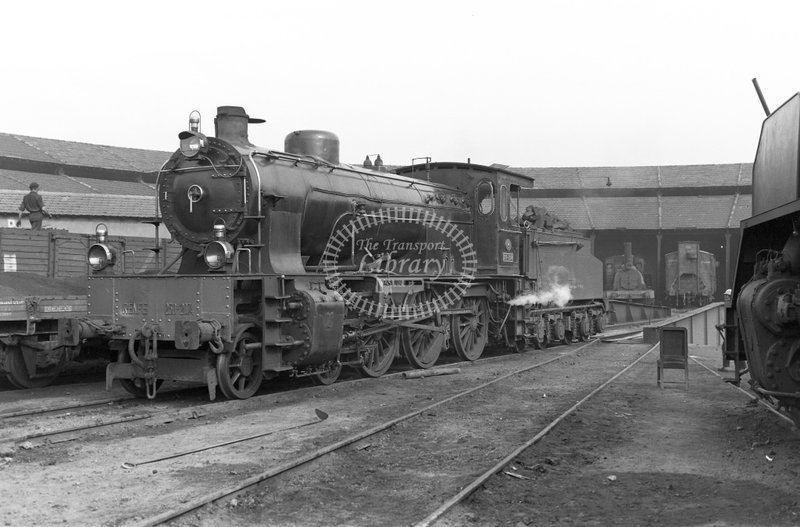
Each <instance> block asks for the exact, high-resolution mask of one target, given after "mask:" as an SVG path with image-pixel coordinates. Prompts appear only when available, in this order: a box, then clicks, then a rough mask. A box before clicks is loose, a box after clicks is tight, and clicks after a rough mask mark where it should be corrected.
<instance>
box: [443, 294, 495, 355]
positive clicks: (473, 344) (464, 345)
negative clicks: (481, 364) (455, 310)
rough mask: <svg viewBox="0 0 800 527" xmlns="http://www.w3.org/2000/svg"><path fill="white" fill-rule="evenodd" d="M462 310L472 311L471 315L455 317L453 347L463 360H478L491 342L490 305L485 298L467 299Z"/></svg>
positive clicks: (453, 322)
mask: <svg viewBox="0 0 800 527" xmlns="http://www.w3.org/2000/svg"><path fill="white" fill-rule="evenodd" d="M461 309H470V310H472V313H470V314H460V315H454V316H453V317H452V319H451V324H450V333H451V337H452V339H453V347H454V348H455V349H456V353H457V354H458V356H459V357H460V358H461V360H469V361H473V360H476V359H478V358H479V357H480V356H481V355H482V354H483V350H484V348H485V347H486V342H488V340H489V303H488V302H487V300H486V299H485V298H472V297H470V298H465V299H464V300H463V301H462V303H461Z"/></svg>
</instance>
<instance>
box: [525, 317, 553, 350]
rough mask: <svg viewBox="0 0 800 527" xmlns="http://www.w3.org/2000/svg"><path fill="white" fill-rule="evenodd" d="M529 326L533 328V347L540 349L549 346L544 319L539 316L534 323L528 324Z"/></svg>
mask: <svg viewBox="0 0 800 527" xmlns="http://www.w3.org/2000/svg"><path fill="white" fill-rule="evenodd" d="M528 327H529V328H530V329H531V330H533V334H532V335H531V338H530V339H531V344H533V349H537V350H540V349H542V348H546V347H547V344H548V342H547V326H546V325H545V322H544V320H542V319H541V318H537V319H536V320H534V321H533V322H532V323H530V324H529V325H528Z"/></svg>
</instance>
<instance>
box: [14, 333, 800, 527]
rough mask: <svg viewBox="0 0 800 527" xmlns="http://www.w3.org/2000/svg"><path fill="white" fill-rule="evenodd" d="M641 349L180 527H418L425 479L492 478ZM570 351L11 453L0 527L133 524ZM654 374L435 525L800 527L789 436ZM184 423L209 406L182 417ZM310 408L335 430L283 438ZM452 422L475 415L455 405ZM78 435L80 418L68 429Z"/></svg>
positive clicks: (645, 368)
mask: <svg viewBox="0 0 800 527" xmlns="http://www.w3.org/2000/svg"><path fill="white" fill-rule="evenodd" d="M646 348H647V346H644V345H641V344H639V345H632V346H629V347H628V348H625V347H620V348H619V350H620V351H619V352H618V353H619V356H618V359H619V360H618V361H617V360H615V358H614V357H615V356H614V355H608V354H607V352H605V353H606V354H605V355H602V356H603V357H604V359H603V360H602V361H601V360H600V356H601V355H600V354H598V353H594V354H593V353H585V354H581V356H578V357H574V358H572V357H570V358H567V359H565V360H563V361H559V362H557V363H553V364H552V365H548V366H547V367H546V369H543V370H542V371H536V372H534V373H533V374H532V375H531V376H530V377H527V378H520V379H517V380H515V381H514V382H512V383H503V384H502V385H501V386H498V387H496V388H494V390H495V391H493V392H485V393H483V392H482V394H481V395H480V396H478V395H476V396H475V402H478V403H484V404H482V405H479V406H476V407H475V408H476V409H477V410H476V411H475V412H474V414H473V415H470V418H469V419H464V418H463V417H459V416H454V415H451V413H452V412H451V411H450V410H448V408H447V407H440V408H438V409H436V410H433V411H429V412H425V413H424V414H423V415H422V416H420V418H419V419H414V420H412V422H410V423H409V424H404V425H402V426H398V427H396V429H394V430H393V431H392V432H391V433H390V434H388V435H386V436H381V437H375V438H370V439H368V440H365V441H364V442H362V443H359V444H356V445H353V446H351V447H349V448H348V449H347V450H346V451H345V452H343V453H341V454H338V455H336V456H331V459H330V460H329V461H328V462H327V463H326V464H325V466H322V467H316V466H315V467H312V468H307V469H299V470H297V471H294V472H297V474H295V475H294V476H293V478H294V479H292V480H291V482H290V483H288V484H284V483H283V482H281V481H277V482H274V483H273V484H272V485H273V486H272V487H271V488H267V489H260V490H256V491H248V492H247V493H244V494H242V495H239V496H237V497H235V498H234V499H227V500H223V501H222V502H218V503H216V504H214V505H212V506H210V507H207V508H204V509H202V510H200V511H199V512H197V513H192V514H191V515H189V516H187V517H184V518H182V519H181V520H178V521H177V522H176V525H181V526H190V525H191V526H194V525H198V526H211V525H215V526H216V525H298V526H305V525H411V524H413V523H414V522H415V521H419V520H420V519H422V517H424V515H425V514H427V513H428V512H429V510H428V508H427V507H428V506H429V505H430V504H431V503H436V502H437V501H438V500H439V499H440V498H441V497H442V496H444V495H445V494H447V493H448V492H449V490H448V489H443V490H442V491H441V496H440V495H438V494H436V492H437V491H436V490H434V491H430V490H429V489H431V488H433V489H436V488H437V483H436V481H435V480H434V479H433V476H442V472H443V471H448V472H452V473H453V477H455V476H459V477H460V476H462V475H469V474H473V475H477V474H478V473H480V472H482V471H483V470H485V469H486V468H487V467H488V466H491V464H492V463H491V462H488V463H487V462H485V461H486V460H490V459H492V458H493V457H499V458H501V457H502V456H503V455H504V454H505V453H506V452H509V451H510V450H512V449H511V448H509V447H510V445H514V444H521V443H522V442H524V441H525V440H526V439H527V438H528V437H530V436H532V435H533V434H535V433H536V432H537V431H538V429H539V428H540V426H539V427H537V426H538V424H539V422H540V417H550V418H552V417H555V416H557V415H559V414H560V413H561V412H563V410H564V409H566V408H568V407H569V406H571V405H572V404H574V403H575V402H576V401H577V400H578V399H580V396H578V395H577V392H576V391H567V390H566V389H565V388H563V386H565V385H566V384H568V383H577V385H580V384H585V385H589V384H592V383H595V384H592V386H591V388H593V387H595V386H596V385H597V384H599V383H598V382H597V380H598V379H599V378H600V377H601V376H600V375H599V373H597V372H596V371H595V370H597V369H599V368H600V367H604V368H605V367H607V368H609V369H613V368H617V369H619V368H621V367H622V363H623V355H625V357H626V358H627V357H629V356H631V353H633V355H636V354H641V351H640V350H644V349H646ZM563 350H564V348H560V349H559V348H555V349H551V350H545V351H541V352H532V353H526V354H522V355H511V356H509V357H508V358H507V359H500V360H498V361H495V362H489V363H484V364H482V365H475V366H469V367H467V368H462V374H460V375H451V376H441V377H432V378H429V379H425V380H424V381H416V382H413V383H412V382H410V381H403V380H402V379H400V378H399V377H398V376H393V377H389V378H385V379H366V380H362V381H358V382H351V383H336V384H335V385H333V386H329V387H312V386H310V385H309V384H308V383H302V382H298V383H296V384H297V385H296V386H288V387H284V388H289V389H288V390H287V389H284V388H281V389H278V390H275V391H274V392H273V391H270V390H265V391H264V392H263V393H262V394H261V396H259V397H256V398H253V399H251V400H248V401H244V402H241V401H219V402H216V403H214V404H210V405H209V404H206V403H205V402H204V401H203V399H204V394H203V390H202V389H201V390H195V391H189V392H186V394H185V396H182V397H177V398H166V397H165V398H164V399H161V400H157V401H155V402H153V403H150V406H149V407H148V406H145V407H144V409H148V408H149V410H148V411H159V412H162V414H159V416H158V417H157V418H153V419H150V420H145V421H141V422H137V423H132V424H130V425H125V426H124V427H111V428H107V429H98V431H97V432H96V433H93V434H92V435H81V436H79V437H78V438H77V439H70V438H69V437H66V438H61V440H62V442H52V443H45V444H42V445H40V446H38V445H37V446H36V447H34V448H32V449H29V450H26V449H24V448H21V447H20V446H19V445H17V447H15V448H6V449H5V450H4V451H3V452H2V454H0V493H2V494H3V496H4V500H3V501H2V502H0V525H3V526H17V525H130V524H137V523H138V522H141V521H142V520H143V519H145V518H147V517H149V516H152V515H153V514H156V513H158V512H160V511H162V510H165V509H166V508H170V507H174V506H177V505H179V504H181V503H186V502H189V501H191V500H193V499H195V498H197V497H199V496H201V495H204V494H207V493H210V492H213V491H215V490H218V489H220V488H224V487H226V486H230V485H232V484H235V483H236V482H237V481H240V480H241V479H244V478H248V477H252V476H254V475H256V474H258V473H260V472H262V471H264V470H266V469H267V468H269V467H271V466H274V465H276V464H278V463H280V462H282V461H285V460H286V459H292V458H296V457H299V456H300V455H303V454H304V453H307V452H308V451H309V450H310V449H313V448H315V447H320V446H325V445H328V444H332V443H334V442H336V441H338V440H340V439H342V438H344V437H347V436H349V435H352V434H354V433H356V432H358V431H359V430H364V429H367V428H369V427H371V426H374V425H375V424H377V423H379V422H382V421H384V420H386V419H387V418H391V417H393V416H399V415H402V414H403V413H406V412H408V411H410V410H411V409H414V408H422V407H424V406H425V405H428V404H430V403H431V402H432V401H435V400H439V399H442V398H443V397H445V396H447V395H449V394H452V393H455V392H457V391H459V390H461V389H463V388H464V387H466V386H469V385H470V384H474V383H475V382H476V381H477V380H488V379H492V378H495V377H497V376H499V375H501V374H502V373H503V372H504V371H507V370H509V369H512V368H514V367H519V366H520V365H521V364H524V363H525V362H528V363H532V362H534V361H540V360H542V359H544V358H546V357H548V356H554V355H557V354H559V353H563V352H564V351H563ZM631 350H633V351H631ZM691 353H692V354H693V355H695V356H696V357H697V359H698V360H700V361H702V362H703V363H705V364H707V365H708V366H709V367H711V368H712V369H715V368H717V367H718V366H719V362H720V361H719V354H718V352H717V351H716V350H715V349H713V348H711V347H692V349H691ZM655 360H656V356H655V354H654V353H651V354H650V355H648V356H647V357H645V358H644V359H643V360H642V361H641V362H640V363H639V364H637V365H636V366H634V368H632V369H631V370H630V371H629V372H627V373H626V374H625V375H624V376H623V377H621V378H620V379H619V380H618V381H617V382H615V383H614V384H613V385H612V386H610V387H609V388H607V389H606V390H605V391H603V392H601V393H600V394H599V395H598V396H597V398H596V399H593V400H592V401H590V402H589V403H587V404H586V405H585V406H582V407H581V408H580V409H579V410H578V411H577V412H576V413H575V414H573V415H572V416H571V417H568V418H567V419H566V420H565V421H563V422H562V423H561V424H560V425H558V426H557V427H556V428H555V429H554V431H553V432H552V433H551V434H550V435H548V436H546V437H545V438H544V439H543V440H542V441H540V442H539V443H537V444H536V445H534V446H533V447H531V448H530V449H528V450H526V451H525V452H524V453H522V454H521V455H519V456H518V457H517V458H516V459H515V460H514V461H513V462H512V463H511V464H510V465H509V466H507V467H506V468H505V469H504V470H503V471H501V473H500V474H498V475H495V476H494V477H493V478H492V479H490V480H489V481H488V482H487V483H486V484H485V485H484V486H483V487H482V488H480V489H479V490H478V491H476V492H475V493H474V494H472V496H470V497H469V498H468V499H467V501H465V502H464V503H463V504H461V505H459V506H457V507H456V508H455V509H454V510H452V511H451V512H450V513H448V514H447V515H445V516H444V517H443V518H442V519H440V520H439V522H438V525H445V526H462V525H468V526H469V525H476V526H484V525H487V526H494V525H510V526H514V527H519V526H522V525H603V526H605V525H718V526H723V525H765V526H767V525H798V524H800V495H799V494H798V490H797V489H798V481H800V478H799V476H800V455H799V454H800V437H799V436H798V435H797V433H796V432H795V431H793V430H792V428H791V427H789V426H788V425H785V424H783V423H782V421H780V420H779V419H778V418H777V417H775V416H774V415H772V414H771V413H769V412H768V411H767V410H765V409H763V408H761V407H759V406H755V405H753V404H751V403H750V400H749V399H748V398H747V397H746V396H745V395H743V394H741V393H739V392H737V391H736V390H734V389H733V388H732V387H730V386H729V385H727V384H725V383H723V382H722V380H721V379H720V378H719V377H717V376H716V375H714V374H713V373H712V372H710V371H708V370H706V369H704V368H702V367H701V366H700V365H699V364H696V363H694V362H692V363H691V364H690V371H689V373H690V386H689V388H688V390H687V389H686V388H685V387H684V386H683V385H682V384H673V385H668V386H667V387H666V388H663V389H661V388H658V387H657V386H656V383H655ZM617 362H618V363H619V364H617ZM730 373H731V372H730V371H729V372H727V374H728V375H730ZM667 374H668V376H669V378H670V380H677V379H680V378H682V373H681V372H678V371H669V372H667ZM587 391H588V389H587ZM84 392H85V394H84ZM95 392H97V387H93V386H92V385H89V384H87V385H80V386H78V385H73V386H63V387H59V386H55V387H51V388H50V389H48V390H40V391H37V392H36V393H35V394H32V393H29V394H28V399H31V400H30V401H28V400H25V397H24V395H26V394H24V393H21V392H3V393H2V394H0V410H2V411H4V412H8V411H10V410H17V409H19V408H20V405H22V404H23V403H24V404H25V405H26V406H27V405H31V406H34V407H35V406H36V405H37V403H36V401H34V400H33V399H38V401H39V403H38V404H41V403H45V402H49V403H52V402H55V401H58V400H59V398H60V397H64V395H65V394H69V397H76V396H79V395H80V396H84V395H86V396H91V397H100V396H101V395H102V392H99V393H95ZM192 405H202V406H199V408H198V409H197V410H192V409H190V408H189V407H190V406H192ZM120 406H121V408H118V407H117V406H116V405H115V406H110V407H107V408H103V409H98V410H96V411H94V412H95V413H92V414H89V415H87V416H85V417H82V418H81V419H83V420H93V419H94V420H102V419H107V418H108V417H109V416H115V415H117V416H119V415H125V413H126V412H129V413H139V412H142V411H143V408H142V407H139V406H136V407H135V408H134V407H133V406H131V403H122V404H121V405H120ZM126 406H127V408H126ZM314 408H322V409H324V410H326V411H328V412H329V413H330V418H329V419H327V420H326V421H325V422H322V423H319V424H314V425H313V426H307V427H302V428H299V429H295V430H292V431H284V430H286V429H287V428H289V427H291V426H297V425H301V424H303V423H306V422H309V420H313V409H314ZM460 409H462V410H465V409H466V410H469V411H472V407H471V406H468V405H467V404H466V403H464V404H461V405H460ZM120 410H121V411H120ZM0 413H1V412H0ZM534 414H535V415H536V419H533V417H532V416H533V415H534ZM75 419H77V417H76V416H74V415H73V416H70V418H68V419H67V420H68V421H71V422H75ZM442 422H446V426H445V427H444V428H442V430H443V431H444V432H442V433H441V434H437V433H436V432H434V430H433V427H434V425H436V426H438V425H439V424H440V423H442ZM533 425H536V426H533ZM31 426H39V427H45V426H50V425H45V424H44V423H37V424H36V425H31ZM413 427H416V428H413ZM272 432H274V433H272ZM9 433H10V432H9ZM256 433H270V434H271V435H269V436H267V437H265V439H263V440H261V441H253V442H245V443H240V444H237V445H236V446H235V447H233V448H226V449H221V450H219V451H217V450H212V451H207V452H203V453H201V454H197V455H192V456H185V457H180V458H177V459H175V460H170V461H166V462H161V463H154V464H148V465H144V466H141V467H136V468H135V469H133V470H126V469H124V468H122V467H121V463H122V462H123V461H139V462H141V461H144V460H150V459H153V458H156V457H158V456H162V455H165V454H170V453H174V452H180V451H183V450H185V449H187V448H192V447H195V446H201V445H205V444H212V443H217V442H220V441H224V440H230V439H232V438H236V437H243V436H247V435H250V434H256ZM487 434H488V437H489V438H490V439H491V438H494V441H493V442H490V443H489V445H490V446H489V447H488V448H487V447H482V449H481V447H478V446H473V445H481V444H483V445H485V444H486V442H485V439H486V437H487ZM492 434H493V435H492ZM11 435H13V434H11ZM397 437H399V438H403V441H404V443H403V447H402V448H396V446H395V444H394V443H392V439H393V438H397ZM442 453H444V454H445V455H444V456H441V455H440V454H442ZM434 459H442V461H441V463H442V465H441V467H440V466H439V465H437V464H436V463H437V462H433V461H431V462H427V461H426V460H434ZM415 460H422V462H423V468H415V467H414V466H413V465H412V462H414V461H415ZM426 463H427V466H426ZM364 467H366V468H364ZM443 467H445V468H443ZM456 472H458V473H459V474H456ZM462 473H463V474H462ZM506 473H507V474H506ZM509 474H510V475H509ZM447 475H448V474H445V476H447ZM372 481H382V482H384V485H385V486H376V485H371V484H370V482H372ZM425 485H429V487H425ZM430 485H433V486H432V487H430ZM399 499H407V500H408V501H406V502H405V503H418V504H419V510H415V509H414V507H413V506H411V507H409V506H407V505H402V506H401V505H400V502H399V501H393V500H399ZM376 504H377V506H378V507H379V509H380V508H381V506H382V509H383V514H382V515H377V514H373V515H369V514H368V513H367V505H369V506H374V505H376ZM326 507H328V508H326ZM401 508H402V509H403V510H402V511H401V510H400V509H401ZM409 518H414V519H413V520H409Z"/></svg>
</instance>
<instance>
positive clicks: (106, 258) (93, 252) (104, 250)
mask: <svg viewBox="0 0 800 527" xmlns="http://www.w3.org/2000/svg"><path fill="white" fill-rule="evenodd" d="M87 260H88V261H89V267H91V268H92V270H94V271H102V270H103V269H105V268H106V267H108V266H109V265H113V264H114V253H112V252H111V249H109V248H108V246H107V245H106V244H104V243H95V244H94V245H92V246H91V247H89V253H88V255H87Z"/></svg>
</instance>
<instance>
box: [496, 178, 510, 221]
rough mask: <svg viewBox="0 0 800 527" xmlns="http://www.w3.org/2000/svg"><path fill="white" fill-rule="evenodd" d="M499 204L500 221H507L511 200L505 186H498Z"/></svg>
mask: <svg viewBox="0 0 800 527" xmlns="http://www.w3.org/2000/svg"><path fill="white" fill-rule="evenodd" d="M499 197H500V203H499V204H498V205H499V207H500V219H501V220H503V221H508V211H509V208H510V207H511V198H510V196H509V194H508V187H507V186H505V185H500V196H499Z"/></svg>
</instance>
